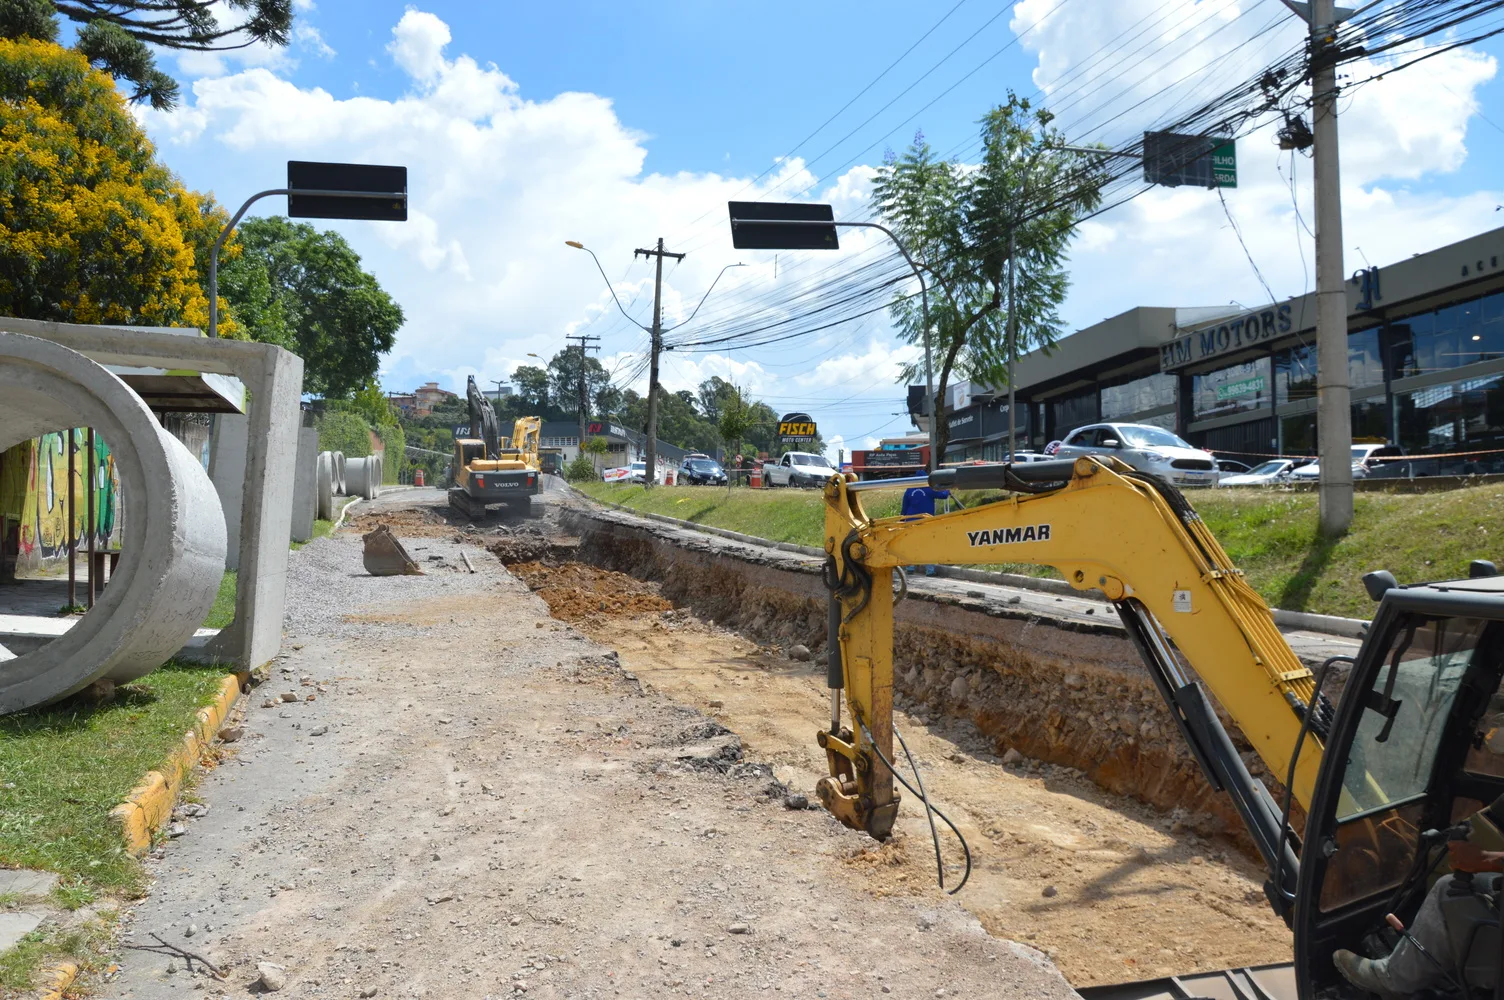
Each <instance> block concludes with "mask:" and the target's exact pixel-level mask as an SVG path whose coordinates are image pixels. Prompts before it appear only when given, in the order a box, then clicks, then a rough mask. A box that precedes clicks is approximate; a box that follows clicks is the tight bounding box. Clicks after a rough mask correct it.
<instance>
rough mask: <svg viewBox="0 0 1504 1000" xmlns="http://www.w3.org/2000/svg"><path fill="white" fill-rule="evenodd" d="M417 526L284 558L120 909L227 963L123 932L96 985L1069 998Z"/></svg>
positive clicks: (329, 992) (476, 553)
mask: <svg viewBox="0 0 1504 1000" xmlns="http://www.w3.org/2000/svg"><path fill="white" fill-rule="evenodd" d="M407 545H408V548H409V551H410V552H411V553H412V555H413V556H414V557H415V558H416V559H417V560H418V562H420V563H421V564H423V565H424V566H425V567H427V568H428V573H427V575H425V576H421V577H394V578H385V579H373V578H371V577H368V576H365V575H364V573H363V572H362V570H361V566H360V543H359V540H358V539H357V538H354V537H351V536H349V535H341V536H339V537H335V538H329V539H321V540H319V541H316V542H314V543H313V544H311V545H309V546H307V547H305V548H304V549H302V550H301V551H299V552H297V553H294V555H293V557H292V562H291V566H290V570H289V581H288V586H289V593H288V614H287V637H286V640H285V643H284V646H283V656H281V657H279V658H278V660H277V661H276V662H275V663H274V664H273V665H272V667H271V675H270V678H269V680H268V681H267V682H266V683H264V684H262V685H261V686H260V687H259V688H257V689H256V690H255V691H253V692H252V694H251V696H250V698H249V699H247V701H248V703H249V705H250V708H249V710H248V712H247V716H246V719H245V721H244V730H245V731H244V735H243V736H242V737H241V738H240V739H239V740H238V741H236V742H235V743H232V744H230V745H229V747H228V748H227V749H228V751H229V752H228V755H227V756H226V758H225V759H224V761H223V762H222V763H221V764H220V766H219V767H217V768H216V769H214V770H212V771H211V772H209V773H208V774H207V775H205V776H204V777H203V778H202V779H201V781H200V784H199V786H198V788H197V791H196V793H195V797H196V798H197V800H198V801H200V802H201V803H202V804H203V805H204V806H207V807H208V808H207V812H206V813H205V814H204V815H202V816H201V817H198V818H193V819H188V820H186V821H185V824H184V832H183V833H182V835H181V836H180V837H178V838H176V839H173V840H172V841H170V842H169V843H168V844H167V845H166V846H165V847H164V849H163V850H161V851H160V852H158V855H157V856H156V857H155V858H154V859H153V860H152V861H151V862H150V866H151V871H152V874H153V875H154V876H155V879H156V882H155V885H154V887H153V889H152V892H151V895H150V896H149V897H148V898H147V899H145V900H144V901H142V902H141V903H140V904H139V905H137V906H135V907H134V908H133V909H132V910H131V911H129V912H128V913H127V914H126V915H125V918H124V928H123V934H124V938H125V941H126V943H127V944H150V943H151V940H150V937H149V935H150V934H151V933H153V932H154V933H156V934H159V935H161V936H162V937H163V938H165V939H166V940H168V941H171V942H174V943H175V944H177V945H180V946H181V947H183V948H184V949H186V950H188V951H192V952H196V953H199V954H201V955H204V956H206V957H208V958H209V959H210V960H211V961H213V962H214V963H215V964H216V966H217V967H219V968H221V969H222V970H223V971H224V973H225V978H224V979H223V980H220V979H215V978H213V977H211V976H209V975H207V974H206V973H203V972H201V971H188V969H187V963H186V961H185V960H184V959H183V958H181V957H180V958H168V957H167V956H163V955H156V954H150V953H146V952H142V951H136V950H126V951H124V952H123V958H122V965H123V967H122V969H121V970H120V972H119V974H118V975H116V976H115V977H114V978H113V980H112V981H111V982H109V983H108V984H105V985H104V986H103V987H102V992H103V994H104V995H106V996H111V997H132V998H157V997H169V996H173V997H176V996H185V995H186V996H210V997H218V996H229V997H241V996H247V995H253V994H258V993H261V992H263V991H264V990H265V988H266V987H265V985H264V984H265V983H268V982H271V983H285V984H284V985H281V987H280V989H279V992H281V993H283V994H285V995H288V996H295V997H446V998H447V997H522V996H526V997H546V998H555V997H561V998H562V997H582V998H583V997H618V996H620V997H649V996H657V995H662V994H669V995H686V996H691V995H692V996H707V997H749V996H772V995H775V994H778V995H784V996H791V997H829V998H857V997H863V998H865V997H873V996H883V995H892V996H896V997H939V996H969V997H982V996H985V997H1020V998H1022V997H1030V998H1035V997H1046V998H1048V997H1069V996H1071V995H1072V994H1071V992H1070V989H1069V987H1068V986H1067V985H1066V984H1065V982H1064V980H1063V979H1061V978H1060V976H1059V975H1058V973H1056V972H1055V970H1054V969H1053V968H1052V967H1051V966H1050V965H1049V963H1048V962H1047V961H1046V960H1045V959H1044V958H1043V957H1042V956H1041V955H1040V954H1039V953H1038V952H1034V951H1032V950H1029V949H1025V948H1023V947H1021V946H1017V945H1013V944H1010V943H1009V942H1006V941H1002V940H998V939H996V938H993V937H990V936H989V935H988V934H987V933H986V932H985V931H984V930H983V929H982V927H981V925H980V924H979V923H978V922H977V920H976V919H975V918H974V917H973V916H971V915H970V914H969V913H967V912H966V911H964V910H963V909H961V908H960V907H959V906H958V905H956V904H955V902H954V901H953V900H951V899H949V898H946V897H943V896H940V895H939V894H938V893H936V892H935V891H934V890H933V889H930V890H920V891H915V892H910V893H906V894H894V895H881V896H880V895H876V894H875V893H874V892H873V891H872V886H873V885H874V884H875V883H873V882H872V881H870V880H869V879H868V877H867V874H868V873H869V872H870V871H871V870H872V866H874V865H881V864H882V863H883V858H882V852H881V851H880V850H878V849H876V845H874V844H873V842H872V841H871V840H869V839H868V838H866V837H865V836H863V835H859V834H856V833H853V832H851V831H848V830H845V829H844V828H842V827H840V826H839V825H838V824H837V823H835V821H834V820H832V819H830V818H829V817H827V816H826V815H825V814H824V813H823V812H821V811H817V810H790V809H788V808H786V807H785V804H784V802H783V800H782V797H781V796H780V795H779V794H778V789H777V788H776V785H775V783H774V782H773V780H772V778H771V776H770V773H769V771H768V769H767V768H766V767H765V766H761V765H758V764H757V763H756V762H755V761H748V760H743V759H740V758H741V749H740V741H739V740H738V739H737V738H736V736H735V735H734V734H731V733H728V732H726V731H725V730H723V729H722V728H721V727H720V726H719V725H717V724H715V723H713V722H712V721H711V720H708V719H707V718H706V717H704V716H702V715H700V714H699V713H698V712H697V711H695V710H693V709H689V708H685V707H682V706H680V705H676V704H674V703H673V702H671V701H669V700H668V699H666V698H664V697H663V696H661V695H659V694H657V693H655V692H653V691H651V690H646V689H644V688H643V687H642V686H641V685H640V683H639V682H638V681H637V680H636V679H635V677H634V676H633V675H631V674H629V673H626V672H625V671H624V670H623V669H622V667H621V666H620V664H619V662H618V660H617V658H616V655H615V654H614V653H613V652H612V651H611V650H609V649H607V648H606V647H604V646H602V645H598V644H597V643H595V642H593V641H591V640H589V639H587V638H586V637H585V636H584V635H583V634H582V633H580V632H577V631H575V630H574V629H573V628H570V627H568V626H565V625H563V624H561V623H559V622H556V621H555V620H553V619H552V618H550V617H549V615H548V611H547V609H546V608H545V607H544V605H543V604H542V602H541V601H540V600H539V599H538V598H536V597H535V596H533V595H532V594H530V593H529V592H528V590H527V588H526V587H524V586H523V585H522V584H520V583H519V582H517V581H516V580H515V579H514V578H513V577H512V576H511V575H510V574H509V573H507V572H506V570H504V569H503V568H502V567H501V566H500V565H499V564H498V563H497V562H496V560H495V559H494V558H493V557H491V556H490V555H489V554H488V553H486V552H485V550H484V549H482V548H480V547H479V545H466V546H465V547H464V548H465V551H466V553H467V554H468V555H469V558H470V561H471V563H472V564H473V565H474V566H475V567H476V569H477V570H478V572H476V573H474V574H471V573H469V572H467V571H466V570H465V567H464V564H463V562H462V560H461V559H460V555H459V553H460V549H461V547H460V545H458V544H456V543H455V542H454V541H452V540H451V539H447V538H438V537H426V538H414V539H409V540H407ZM310 696H311V697H310ZM282 697H286V698H288V699H293V698H295V699H297V700H287V701H282V700H277V701H275V703H273V699H280V698H282ZM264 706H265V707H264ZM191 811H193V812H198V811H199V809H198V808H194V809H193V810H191ZM193 966H194V969H195V970H198V969H200V968H201V966H200V963H198V962H194V963H193ZM258 966H260V968H258ZM263 973H264V974H265V975H264V976H263Z"/></svg>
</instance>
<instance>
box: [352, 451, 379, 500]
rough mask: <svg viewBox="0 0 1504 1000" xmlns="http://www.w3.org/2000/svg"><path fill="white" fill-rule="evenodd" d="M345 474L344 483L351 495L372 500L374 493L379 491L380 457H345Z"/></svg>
mask: <svg viewBox="0 0 1504 1000" xmlns="http://www.w3.org/2000/svg"><path fill="white" fill-rule="evenodd" d="M345 475H346V476H347V477H348V478H347V480H346V482H345V485H346V486H347V487H349V490H350V496H352V497H365V498H366V499H367V500H374V499H376V494H377V493H379V492H380V491H381V480H380V476H381V459H380V458H378V457H377V456H375V455H372V456H371V457H369V458H351V459H347V460H346V461H345Z"/></svg>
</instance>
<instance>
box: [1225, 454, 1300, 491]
mask: <svg viewBox="0 0 1504 1000" xmlns="http://www.w3.org/2000/svg"><path fill="white" fill-rule="evenodd" d="M1302 464H1303V460H1302V459H1295V458H1275V459H1270V460H1269V461H1267V462H1265V463H1264V464H1263V465H1259V466H1256V467H1254V468H1252V469H1249V470H1248V471H1247V472H1243V473H1239V474H1237V475H1223V476H1221V477H1220V478H1219V479H1218V480H1217V485H1218V486H1269V485H1271V484H1274V483H1283V482H1287V481H1288V480H1289V478H1290V473H1292V472H1294V471H1295V470H1296V469H1298V468H1300V466H1301V465H1302Z"/></svg>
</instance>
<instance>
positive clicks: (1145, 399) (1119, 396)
mask: <svg viewBox="0 0 1504 1000" xmlns="http://www.w3.org/2000/svg"><path fill="white" fill-rule="evenodd" d="M1174 404H1175V376H1174V375H1172V374H1170V373H1168V372H1156V373H1155V374H1153V375H1148V376H1145V377H1144V378H1139V379H1134V380H1133V381H1132V382H1127V383H1124V384H1123V385H1110V386H1105V387H1103V389H1102V416H1101V419H1102V420H1122V419H1125V418H1127V417H1131V416H1133V415H1134V414H1135V413H1143V412H1144V411H1145V410H1154V409H1158V408H1159V407H1161V406H1173V405H1174Z"/></svg>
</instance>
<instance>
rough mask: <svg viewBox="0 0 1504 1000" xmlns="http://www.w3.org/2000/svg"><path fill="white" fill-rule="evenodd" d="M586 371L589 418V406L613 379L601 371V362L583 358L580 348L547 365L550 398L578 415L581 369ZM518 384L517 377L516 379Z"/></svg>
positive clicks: (550, 361)
mask: <svg viewBox="0 0 1504 1000" xmlns="http://www.w3.org/2000/svg"><path fill="white" fill-rule="evenodd" d="M582 357H583V359H584V360H583V364H584V368H585V408H586V412H585V416H586V417H587V418H588V417H589V416H590V404H591V402H593V401H594V400H595V399H596V398H597V397H598V396H599V395H600V392H601V390H602V389H604V388H606V387H607V386H608V385H610V384H611V376H609V375H608V374H606V369H605V368H602V367H601V363H600V360H599V359H598V358H595V357H592V356H591V355H589V354H584V353H583V352H582V351H581V350H580V349H579V348H577V347H570V348H566V349H564V350H562V351H560V352H559V353H557V354H555V355H554V356H553V357H552V358H550V359H549V362H548V395H549V399H550V400H552V402H553V404H554V405H555V406H557V407H558V408H559V409H561V410H567V411H569V412H571V413H578V412H579V409H580V366H581V358H582ZM513 382H514V384H515V382H516V377H515V376H513Z"/></svg>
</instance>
